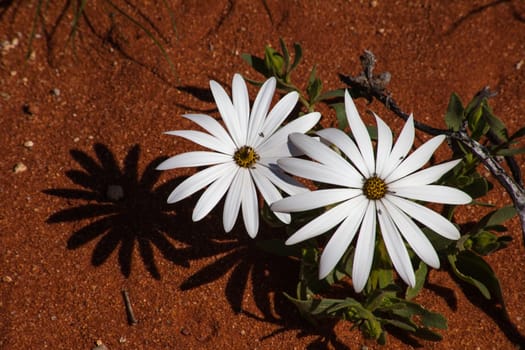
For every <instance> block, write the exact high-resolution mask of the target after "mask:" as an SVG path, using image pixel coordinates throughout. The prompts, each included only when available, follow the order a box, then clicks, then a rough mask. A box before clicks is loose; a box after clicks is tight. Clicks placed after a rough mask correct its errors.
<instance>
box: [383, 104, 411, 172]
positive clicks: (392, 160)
mask: <svg viewBox="0 0 525 350" xmlns="http://www.w3.org/2000/svg"><path fill="white" fill-rule="evenodd" d="M414 137H415V129H414V117H413V116H412V114H410V117H409V118H408V119H407V121H406V123H405V125H404V126H403V129H402V130H401V133H400V134H399V136H398V137H397V141H396V144H395V145H394V147H393V148H392V152H390V157H389V158H388V160H387V162H386V164H385V165H384V167H383V178H386V177H388V176H389V175H390V173H391V172H392V171H394V169H395V168H396V167H397V166H398V165H399V164H400V163H401V162H402V161H403V160H404V159H405V158H406V156H407V154H408V152H409V151H410V149H411V148H412V145H413V144H414Z"/></svg>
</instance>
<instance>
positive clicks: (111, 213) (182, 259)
mask: <svg viewBox="0 0 525 350" xmlns="http://www.w3.org/2000/svg"><path fill="white" fill-rule="evenodd" d="M93 148H94V151H95V154H96V156H95V157H92V156H90V155H89V154H88V153H86V152H84V151H81V150H71V151H70V153H71V156H72V158H73V159H74V160H75V161H76V162H77V163H78V164H79V165H80V169H72V170H68V171H66V176H67V177H68V178H69V179H70V180H71V182H72V183H73V186H71V188H53V189H47V190H44V191H43V192H44V193H46V194H48V195H51V196H56V197H60V198H63V199H65V200H67V203H68V204H69V206H68V207H67V208H64V209H61V210H59V211H57V212H56V213H54V214H52V215H51V216H50V217H49V218H48V219H47V223H49V224H56V223H66V222H75V221H83V222H85V226H83V227H82V228H80V229H78V230H76V231H74V232H73V233H72V234H71V236H70V237H69V239H68V241H67V248H68V249H72V250H74V249H81V248H82V247H83V246H85V245H90V243H91V242H92V241H97V243H96V244H95V246H94V248H93V254H92V257H91V263H92V264H93V266H100V265H102V264H104V263H105V262H106V261H107V260H108V259H109V258H110V256H111V255H112V254H114V252H118V253H117V254H118V262H119V265H120V270H121V272H122V274H123V275H124V276H125V277H129V276H130V274H131V266H132V260H133V258H134V257H135V255H134V251H135V249H137V250H138V252H139V255H140V257H141V259H142V262H143V263H144V266H145V267H146V269H147V270H148V272H149V273H150V274H151V276H152V277H154V278H155V279H160V278H161V275H160V271H159V268H158V266H157V263H156V257H155V253H156V251H158V252H159V253H160V254H161V255H162V257H163V258H164V259H166V260H168V261H171V262H172V263H174V264H176V265H179V266H183V267H188V266H189V262H188V256H187V251H188V249H189V247H190V246H191V245H192V244H193V242H192V237H194V234H192V232H191V231H192V230H194V229H198V228H197V227H196V226H191V225H189V223H188V222H187V221H188V220H189V219H188V215H187V213H186V214H185V213H184V211H185V210H184V207H182V206H175V205H170V204H167V203H166V200H165V197H166V195H167V194H168V193H169V190H170V188H172V187H173V186H175V185H177V184H178V183H179V182H180V179H174V180H171V181H168V182H166V183H163V184H159V185H157V181H158V180H159V177H160V175H161V173H160V172H159V171H157V170H155V168H156V167H157V165H158V164H159V163H160V162H161V161H162V160H163V158H158V159H155V160H154V161H153V162H151V163H149V164H148V165H147V166H146V168H145V170H144V172H143V173H142V174H139V169H138V163H139V156H140V147H139V146H138V145H135V146H132V147H131V148H130V149H129V150H128V152H127V155H126V157H125V159H124V162H123V167H122V168H121V167H120V166H119V164H118V162H117V160H116V159H115V156H114V154H113V153H112V152H111V150H110V149H109V148H108V147H107V146H105V145H103V144H95V145H94V147H93ZM182 228H184V229H182Z"/></svg>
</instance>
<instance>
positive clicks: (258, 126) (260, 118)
mask: <svg viewBox="0 0 525 350" xmlns="http://www.w3.org/2000/svg"><path fill="white" fill-rule="evenodd" d="M275 84H276V82H275V78H274V77H271V78H270V79H268V80H266V82H265V83H264V84H263V86H262V87H261V90H259V93H258V94H257V97H256V98H255V102H254V103H253V107H252V112H251V114H250V121H249V124H248V138H247V140H248V141H249V142H253V141H254V140H255V137H258V136H259V133H260V132H262V126H263V124H264V119H265V118H266V115H267V114H268V110H269V109H270V103H272V98H273V93H274V92H275ZM250 146H252V145H251V144H250Z"/></svg>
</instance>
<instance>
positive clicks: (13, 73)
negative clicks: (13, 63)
mask: <svg viewBox="0 0 525 350" xmlns="http://www.w3.org/2000/svg"><path fill="white" fill-rule="evenodd" d="M9 74H11V76H12V77H14V76H15V75H16V74H17V73H16V70H12V71H11V72H10V73H9Z"/></svg>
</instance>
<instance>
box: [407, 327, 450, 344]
mask: <svg viewBox="0 0 525 350" xmlns="http://www.w3.org/2000/svg"><path fill="white" fill-rule="evenodd" d="M414 335H415V336H416V337H418V338H421V339H425V340H430V341H440V340H443V337H442V336H441V334H439V333H436V332H434V331H432V330H430V329H428V328H418V329H417V330H416V332H415V333H414Z"/></svg>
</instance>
